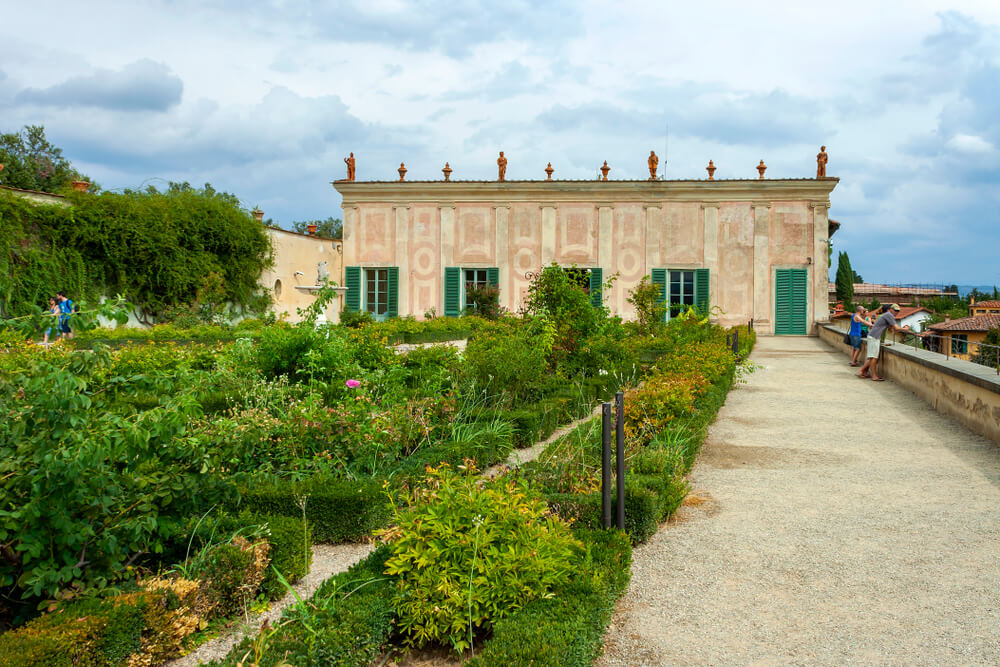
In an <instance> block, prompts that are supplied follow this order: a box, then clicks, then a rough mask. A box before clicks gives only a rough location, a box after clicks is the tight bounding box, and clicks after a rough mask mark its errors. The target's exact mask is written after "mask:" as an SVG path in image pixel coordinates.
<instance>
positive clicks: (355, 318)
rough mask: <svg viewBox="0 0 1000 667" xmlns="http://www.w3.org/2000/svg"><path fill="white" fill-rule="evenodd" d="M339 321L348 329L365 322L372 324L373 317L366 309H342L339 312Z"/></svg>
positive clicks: (362, 324) (355, 327)
mask: <svg viewBox="0 0 1000 667" xmlns="http://www.w3.org/2000/svg"><path fill="white" fill-rule="evenodd" d="M340 323H341V324H342V325H343V326H345V327H348V328H350V329H357V328H359V327H363V326H365V325H366V324H374V323H375V318H374V317H373V316H372V314H371V313H369V312H368V311H367V310H343V311H341V313H340Z"/></svg>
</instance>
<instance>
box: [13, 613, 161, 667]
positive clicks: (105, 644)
mask: <svg viewBox="0 0 1000 667" xmlns="http://www.w3.org/2000/svg"><path fill="white" fill-rule="evenodd" d="M148 604H149V598H148V597H147V596H129V597H122V598H121V599H120V600H117V601H116V600H102V599H94V600H86V601H83V602H77V603H72V604H69V605H67V606H66V607H64V608H62V609H60V610H58V611H56V612H53V613H49V614H44V615H43V616H40V617H38V618H37V619H35V620H33V621H31V622H29V623H28V624H27V625H25V626H23V627H21V628H19V629H17V630H9V631H7V632H5V633H3V634H2V635H0V664H3V665H12V666H13V665H18V666H19V667H78V666H86V667H97V666H102V667H103V666H104V665H117V664H122V663H123V662H124V661H125V659H127V658H128V657H129V656H130V655H132V654H133V653H135V652H136V651H138V650H139V649H140V648H141V645H142V644H141V639H142V632H143V630H144V628H145V621H144V618H143V616H144V612H145V609H146V606H147V605H148Z"/></svg>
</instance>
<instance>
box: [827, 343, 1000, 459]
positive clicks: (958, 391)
mask: <svg viewBox="0 0 1000 667" xmlns="http://www.w3.org/2000/svg"><path fill="white" fill-rule="evenodd" d="M818 329H819V337H820V338H821V339H823V340H824V341H826V342H827V343H828V344H829V345H831V346H832V347H833V348H834V349H836V350H839V351H841V352H843V353H844V354H850V346H848V345H845V344H844V342H843V337H844V332H843V331H841V330H839V329H837V328H836V327H834V326H832V325H829V324H824V325H820V326H819V327H818ZM863 349H864V345H862V350H863ZM879 373H880V375H883V376H885V377H887V378H889V379H891V380H893V381H894V382H897V383H899V384H900V385H902V386H903V387H906V388H907V389H909V390H910V391H911V392H913V393H914V394H916V395H917V396H919V397H920V398H922V399H924V400H925V401H926V402H927V403H929V404H930V405H931V406H933V407H934V409H935V410H937V411H938V412H940V413H941V414H943V415H947V416H949V417H952V418H954V419H956V420H958V421H959V422H960V423H961V424H962V425H964V426H965V427H966V428H968V429H969V430H970V431H973V432H975V433H978V434H979V435H982V436H985V437H987V438H989V439H990V440H992V441H993V442H996V443H998V444H1000V376H998V375H997V373H996V371H995V370H993V369H990V368H987V367H986V366H980V365H979V364H974V363H972V362H971V361H964V360H962V359H954V358H947V357H944V356H942V355H940V354H937V353H935V352H928V351H927V350H918V349H915V348H912V347H907V346H904V345H901V344H898V343H897V344H894V345H883V347H882V358H881V361H880V363H879Z"/></svg>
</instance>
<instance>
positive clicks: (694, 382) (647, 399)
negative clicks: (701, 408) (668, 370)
mask: <svg viewBox="0 0 1000 667" xmlns="http://www.w3.org/2000/svg"><path fill="white" fill-rule="evenodd" d="M706 384H707V382H706V381H705V379H704V378H703V377H702V376H701V375H684V374H680V373H676V374H671V375H654V376H651V377H648V378H647V379H646V381H645V383H644V384H643V385H642V386H641V387H637V388H635V389H631V390H629V391H627V392H625V437H626V438H627V439H629V440H630V441H632V442H633V443H638V444H645V443H646V442H648V441H649V439H650V438H651V437H652V436H653V435H654V434H655V433H658V432H659V431H662V430H663V429H664V428H666V427H667V424H669V423H670V422H671V421H672V420H673V419H674V418H676V417H678V416H683V415H689V414H691V413H692V412H693V411H694V402H695V399H696V398H697V397H698V396H699V395H700V393H701V391H702V390H703V389H704V387H705V386H706Z"/></svg>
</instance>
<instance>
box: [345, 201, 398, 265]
mask: <svg viewBox="0 0 1000 667" xmlns="http://www.w3.org/2000/svg"><path fill="white" fill-rule="evenodd" d="M354 236H355V237H356V238H357V245H356V246H355V248H356V250H355V255H354V257H355V260H356V261H357V262H358V263H359V264H367V265H369V266H372V265H386V266H390V265H392V264H393V263H394V258H395V256H396V219H395V215H394V214H393V210H392V207H391V206H370V207H368V206H366V207H363V208H362V209H361V224H360V225H358V229H357V230H355V232H354Z"/></svg>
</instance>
